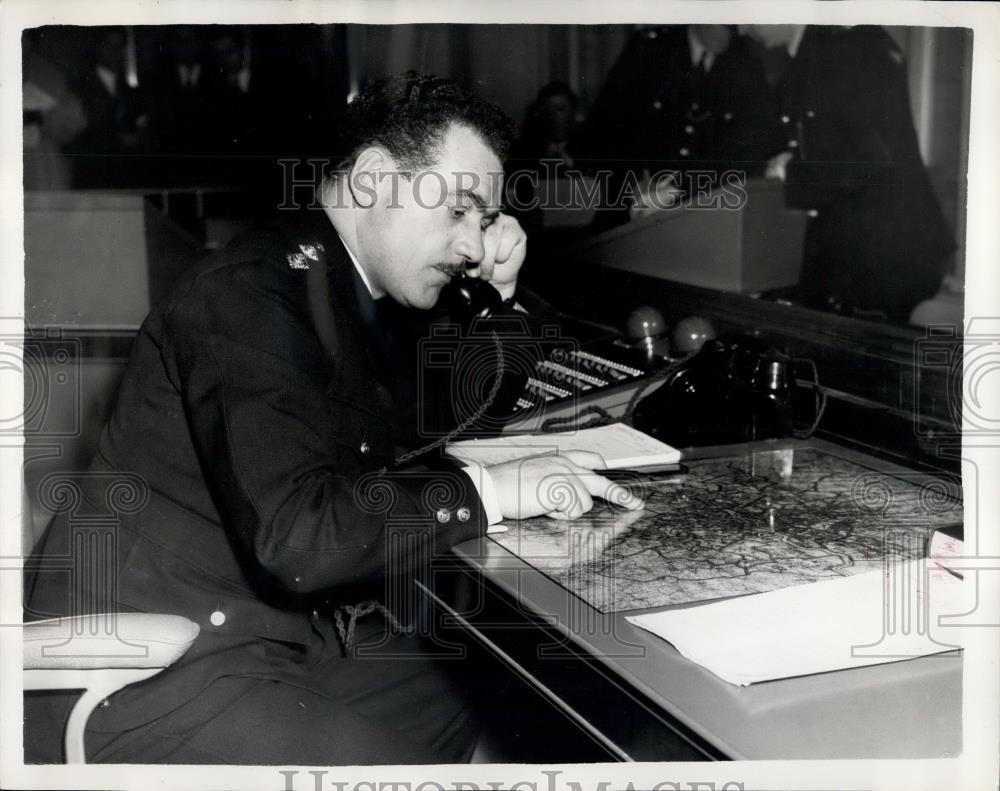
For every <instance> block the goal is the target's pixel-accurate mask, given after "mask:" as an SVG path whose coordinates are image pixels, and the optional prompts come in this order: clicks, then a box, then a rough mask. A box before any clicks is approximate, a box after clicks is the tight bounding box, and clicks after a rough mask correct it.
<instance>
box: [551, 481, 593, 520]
mask: <svg viewBox="0 0 1000 791" xmlns="http://www.w3.org/2000/svg"><path fill="white" fill-rule="evenodd" d="M539 488H540V491H539V493H538V501H539V502H540V503H542V504H543V505H544V506H545V507H546V508H547V509H548V510H549V512H554V511H557V512H561V513H563V514H565V515H566V518H567V519H576V518H577V517H579V516H582V515H583V514H585V513H587V511H589V510H590V509H591V508H593V507H594V501H593V499H592V498H591V496H590V493H589V492H588V491H587V486H586V484H584V483H583V482H582V481H580V479H579V476H577V475H575V474H573V473H571V472H570V473H557V474H554V475H549V476H547V477H546V478H544V479H543V480H542V481H541V483H540V487H539Z"/></svg>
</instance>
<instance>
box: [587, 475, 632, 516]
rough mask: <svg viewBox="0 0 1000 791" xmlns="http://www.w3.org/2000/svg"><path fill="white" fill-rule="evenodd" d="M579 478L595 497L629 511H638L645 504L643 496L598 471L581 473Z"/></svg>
mask: <svg viewBox="0 0 1000 791" xmlns="http://www.w3.org/2000/svg"><path fill="white" fill-rule="evenodd" d="M578 478H579V480H580V482H581V483H582V484H583V485H584V486H585V487H586V488H587V491H588V492H589V493H590V494H591V495H592V496H593V497H600V498H601V499H602V500H606V501H607V502H609V503H611V504H612V505H617V506H620V507H622V508H627V509H628V510H629V511H638V510H639V509H640V508H642V507H643V506H644V505H645V503H644V502H643V501H642V498H641V497H636V496H635V495H634V494H632V492H630V491H629V490H628V489H626V488H625V487H624V486H622V485H621V484H618V483H615V482H614V481H609V480H608V479H607V478H605V477H604V476H603V475H598V474H597V473H596V472H586V473H581V474H580V475H579V476H578Z"/></svg>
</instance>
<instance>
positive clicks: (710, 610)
mask: <svg viewBox="0 0 1000 791" xmlns="http://www.w3.org/2000/svg"><path fill="white" fill-rule="evenodd" d="M975 594H976V591H975V585H970V584H969V583H968V582H967V581H966V580H963V579H961V578H960V577H958V576H956V575H955V574H953V573H951V572H949V571H947V570H945V569H943V568H941V567H940V566H937V565H936V564H934V563H933V562H932V563H928V561H926V560H924V559H921V560H911V561H906V562H904V563H897V564H892V565H888V566H886V567H885V568H884V569H878V570H875V571H869V572H866V573H864V574H856V575H854V576H850V577H841V578H839V579H831V580H825V581H823V582H816V583H813V584H810V585H796V586H793V587H790V588H782V589H781V590H775V591H771V592H769V593H759V594H756V595H752V596H740V597H737V598H734V599H727V600H725V601H720V602H713V603H711V604H703V605H701V606H697V607H687V608H684V609H676V610H668V611H665V612H658V613H648V614H643V615H633V616H626V618H627V620H629V621H630V622H632V623H633V624H635V625H636V626H640V627H642V628H643V629H646V630H648V631H650V632H652V633H653V634H655V635H657V636H659V637H662V638H663V639H664V640H667V641H668V642H670V643H672V644H673V646H674V647H675V648H676V649H677V650H678V651H679V652H680V653H681V654H682V655H683V656H685V657H687V658H688V659H690V660H691V661H692V662H696V663H698V664H699V665H701V666H702V667H704V668H706V669H708V670H710V671H711V672H712V673H714V674H715V675H717V676H718V677H719V678H721V679H723V680H724V681H728V682H729V683H731V684H738V685H741V686H745V685H747V684H753V683H756V682H758V681H770V680H774V679H779V678H791V677H793V676H804V675H809V674H812V673H824V672H827V671H831V670H842V669H845V668H853V667H862V666H865V665H878V664H883V663H886V662H896V661H899V660H903V659H912V658H914V657H918V656H927V655H931V654H938V653H942V652H945V651H952V650H955V649H957V648H959V647H960V644H959V638H958V631H959V630H958V629H955V628H948V626H947V621H945V622H944V624H943V625H942V624H939V620H938V619H939V617H940V616H944V615H958V614H960V613H965V612H968V611H969V610H970V609H972V607H973V606H974V604H975ZM942 661H948V658H947V657H943V658H942Z"/></svg>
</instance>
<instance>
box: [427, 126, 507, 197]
mask: <svg viewBox="0 0 1000 791" xmlns="http://www.w3.org/2000/svg"><path fill="white" fill-rule="evenodd" d="M430 169H431V170H435V171H437V172H438V173H439V174H440V175H441V176H442V177H443V178H444V183H445V185H446V186H447V188H448V192H449V193H451V194H452V195H453V196H454V197H462V196H465V197H466V198H467V199H468V200H471V201H473V202H474V203H476V204H477V205H481V206H490V205H495V204H497V203H499V201H500V196H501V194H502V188H503V163H502V162H501V161H500V158H499V157H498V156H497V155H496V153H495V152H494V151H493V149H491V148H490V147H489V146H488V145H487V144H486V142H485V141H484V140H483V139H482V138H481V137H480V136H479V135H478V134H477V133H476V132H474V131H473V130H471V129H469V128H467V127H464V126H459V125H456V124H453V125H452V126H450V127H449V128H448V131H447V132H446V133H445V135H444V138H443V139H442V141H441V145H440V148H439V149H438V156H437V162H436V163H435V164H434V165H433V166H432V167H431V168H430Z"/></svg>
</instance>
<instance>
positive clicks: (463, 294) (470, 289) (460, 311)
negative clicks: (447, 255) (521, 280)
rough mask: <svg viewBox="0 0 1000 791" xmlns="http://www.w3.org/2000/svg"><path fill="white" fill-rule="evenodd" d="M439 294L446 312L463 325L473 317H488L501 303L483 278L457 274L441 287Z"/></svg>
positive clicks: (501, 299)
mask: <svg viewBox="0 0 1000 791" xmlns="http://www.w3.org/2000/svg"><path fill="white" fill-rule="evenodd" d="M441 296H442V300H443V302H444V304H445V305H446V306H447V308H448V312H449V313H450V314H451V315H452V317H453V318H454V319H455V320H456V321H458V322H459V323H461V324H463V325H468V324H471V323H472V321H473V320H475V319H488V318H489V317H490V316H492V315H493V314H494V313H496V312H497V311H498V310H499V309H500V307H501V306H502V305H503V298H502V297H501V296H500V292H499V291H497V290H496V289H495V288H494V287H493V286H491V285H490V284H489V283H488V282H486V281H485V280H483V279H481V278H478V277H466V276H465V275H459V276H458V277H453V278H452V279H451V281H450V282H449V283H448V284H447V285H445V287H444V288H443V289H441Z"/></svg>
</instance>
